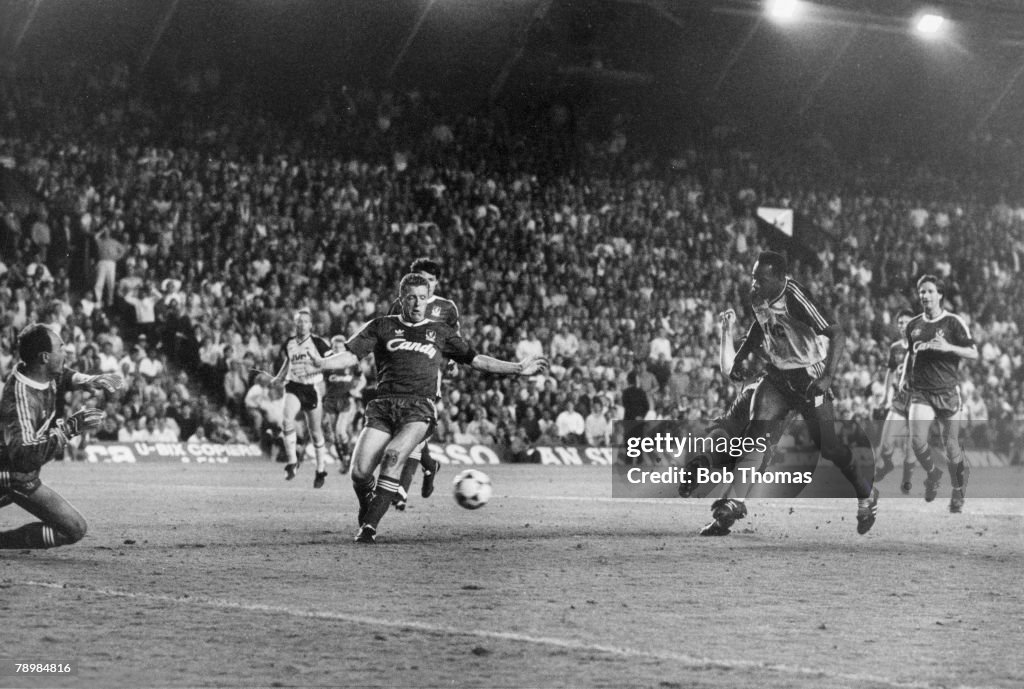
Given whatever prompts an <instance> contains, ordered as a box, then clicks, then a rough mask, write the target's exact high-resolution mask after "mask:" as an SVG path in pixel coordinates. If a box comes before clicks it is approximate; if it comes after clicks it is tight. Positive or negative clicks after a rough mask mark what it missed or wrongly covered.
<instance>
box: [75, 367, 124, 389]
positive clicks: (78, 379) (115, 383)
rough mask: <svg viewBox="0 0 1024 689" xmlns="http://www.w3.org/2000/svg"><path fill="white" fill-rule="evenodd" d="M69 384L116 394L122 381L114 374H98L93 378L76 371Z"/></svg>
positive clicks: (122, 383)
mask: <svg viewBox="0 0 1024 689" xmlns="http://www.w3.org/2000/svg"><path fill="white" fill-rule="evenodd" d="M71 382H72V383H74V384H75V385H76V386H80V387H86V388H93V389H95V388H102V389H103V390H106V391H107V392H116V391H117V390H120V389H121V386H122V385H124V379H123V378H121V376H119V375H117V374H116V373H100V374H97V375H95V376H90V375H88V374H85V373H78V372H77V371H76V372H75V374H74V375H73V376H72V377H71Z"/></svg>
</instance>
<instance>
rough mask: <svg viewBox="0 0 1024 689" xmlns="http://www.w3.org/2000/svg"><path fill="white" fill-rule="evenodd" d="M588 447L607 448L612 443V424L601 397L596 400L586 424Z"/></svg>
mask: <svg viewBox="0 0 1024 689" xmlns="http://www.w3.org/2000/svg"><path fill="white" fill-rule="evenodd" d="M585 429H586V430H585V434H586V439H587V445H590V446H591V447H607V446H608V445H611V441H612V424H611V421H609V420H608V416H607V415H606V414H605V410H604V402H603V401H602V400H601V398H600V397H598V398H596V399H594V403H593V405H592V407H591V410H590V414H588V415H587V419H586V423H585Z"/></svg>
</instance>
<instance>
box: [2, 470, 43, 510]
mask: <svg viewBox="0 0 1024 689" xmlns="http://www.w3.org/2000/svg"><path fill="white" fill-rule="evenodd" d="M41 485H43V482H42V481H40V480H39V472H38V471H30V472H20V471H9V470H7V469H0V498H4V497H7V496H9V495H20V496H21V497H24V498H27V497H29V496H30V495H32V493H35V492H36V490H38V489H39V486H41ZM9 502H10V500H9V499H8V500H5V501H4V502H3V504H8V503H9Z"/></svg>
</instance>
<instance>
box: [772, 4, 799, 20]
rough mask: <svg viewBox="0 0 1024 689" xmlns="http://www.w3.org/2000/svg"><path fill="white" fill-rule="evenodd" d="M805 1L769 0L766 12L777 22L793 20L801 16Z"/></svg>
mask: <svg viewBox="0 0 1024 689" xmlns="http://www.w3.org/2000/svg"><path fill="white" fill-rule="evenodd" d="M802 10H803V3H802V2H800V0H768V2H767V3H766V4H765V12H766V13H767V14H768V16H769V17H771V18H772V19H773V20H775V21H777V22H791V21H793V20H795V19H796V18H797V17H799V16H800V12H801V11H802Z"/></svg>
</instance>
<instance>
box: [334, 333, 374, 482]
mask: <svg viewBox="0 0 1024 689" xmlns="http://www.w3.org/2000/svg"><path fill="white" fill-rule="evenodd" d="M331 351H332V353H334V354H340V353H341V352H344V351H345V337H344V336H343V335H335V336H334V337H332V338H331ZM324 381H325V383H326V386H327V392H326V394H325V395H324V414H325V415H326V416H327V428H330V429H332V433H333V440H334V449H335V451H336V452H337V453H338V461H339V462H340V463H341V467H340V469H339V473H342V474H347V473H348V470H349V467H350V466H351V465H352V440H353V435H354V434H353V432H352V429H353V427H354V426H355V422H356V416H357V415H358V413H359V406H358V405H357V404H356V401H355V399H354V398H355V397H357V396H358V395H359V391H360V390H362V389H363V386H364V385H365V384H366V381H365V380H364V379H363V376H362V374H361V373H360V372H359V367H358V366H353V367H352V368H349V369H345V370H338V371H327V372H326V373H324Z"/></svg>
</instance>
